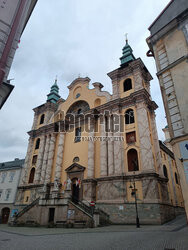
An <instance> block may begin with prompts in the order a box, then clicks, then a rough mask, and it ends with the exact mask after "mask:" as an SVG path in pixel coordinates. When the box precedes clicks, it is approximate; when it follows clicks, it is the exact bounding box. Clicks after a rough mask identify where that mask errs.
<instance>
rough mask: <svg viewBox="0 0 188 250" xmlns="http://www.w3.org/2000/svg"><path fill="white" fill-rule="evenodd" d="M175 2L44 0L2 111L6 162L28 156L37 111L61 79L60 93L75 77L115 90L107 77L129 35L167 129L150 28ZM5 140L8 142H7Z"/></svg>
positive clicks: (0, 154) (0, 150)
mask: <svg viewBox="0 0 188 250" xmlns="http://www.w3.org/2000/svg"><path fill="white" fill-rule="evenodd" d="M168 2H169V0H159V1H154V0H151V1H148V0H143V1H138V0H132V1H128V0H116V1H115V0H102V1H101V0H95V1H88V0H65V1H62V0H55V1H51V0H40V1H38V3H37V5H36V8H35V9H34V12H33V14H32V16H31V19H30V20H29V22H28V25H27V27H26V29H25V31H24V33H23V36H22V38H21V43H20V45H19V48H18V50H17V52H16V56H15V59H14V62H13V65H12V70H11V72H10V76H9V77H10V78H15V80H14V82H13V84H15V89H14V90H13V93H12V94H11V96H10V97H9V99H8V101H7V102H6V104H5V105H4V107H3V109H2V110H1V111H0V161H2V160H12V158H14V157H16V156H18V157H25V153H26V150H27V140H28V135H27V131H29V130H30V129H31V125H32V119H33V111H32V109H33V108H34V107H36V106H38V105H40V104H42V103H44V102H45V101H46V95H47V94H48V93H49V91H50V86H51V85H52V83H53V81H54V79H55V75H58V84H59V87H60V94H61V96H62V97H63V98H66V97H67V95H68V90H67V88H66V86H67V85H69V84H70V83H71V82H72V81H73V80H74V78H75V77H77V76H78V75H79V74H80V75H81V76H86V75H87V76H89V77H90V78H91V82H95V81H99V82H101V83H102V84H103V85H104V89H105V90H108V91H112V87H111V81H110V79H109V78H108V77H107V75H106V74H107V73H108V72H109V71H111V70H113V69H115V68H117V67H119V63H120V62H119V58H120V56H121V53H122V51H121V50H122V48H123V46H124V43H125V41H124V34H125V33H126V32H127V33H129V35H128V37H129V42H130V44H131V46H132V48H133V50H134V54H135V56H136V57H141V58H142V59H143V61H144V62H145V64H146V66H147V68H148V69H149V71H150V72H151V74H152V75H153V76H154V80H153V81H152V82H151V92H152V98H153V100H155V101H156V102H157V104H158V105H159V109H158V110H157V126H158V132H159V136H160V138H164V137H163V132H162V131H161V128H162V127H164V126H165V125H166V120H165V114H164V109H163V104H162V99H161V96H160V89H159V84H158V80H157V78H156V77H155V72H156V69H155V64H154V59H151V58H147V57H146V52H147V49H148V48H147V45H146V42H145V39H146V37H147V36H149V32H148V31H147V28H148V26H149V25H150V24H151V22H152V21H153V20H154V19H155V17H156V16H157V15H158V14H159V13H160V11H161V10H162V9H163V8H164V7H165V6H166V4H167V3H168ZM2 138H3V139H2Z"/></svg>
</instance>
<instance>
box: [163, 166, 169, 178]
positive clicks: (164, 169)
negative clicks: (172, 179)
mask: <svg viewBox="0 0 188 250" xmlns="http://www.w3.org/2000/svg"><path fill="white" fill-rule="evenodd" d="M163 174H164V176H165V177H166V178H168V171H167V168H166V166H165V165H163Z"/></svg>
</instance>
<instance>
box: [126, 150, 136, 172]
mask: <svg viewBox="0 0 188 250" xmlns="http://www.w3.org/2000/svg"><path fill="white" fill-rule="evenodd" d="M127 160H128V171H138V170H139V166H138V154H137V151H136V149H134V148H131V149H129V151H128V152H127Z"/></svg>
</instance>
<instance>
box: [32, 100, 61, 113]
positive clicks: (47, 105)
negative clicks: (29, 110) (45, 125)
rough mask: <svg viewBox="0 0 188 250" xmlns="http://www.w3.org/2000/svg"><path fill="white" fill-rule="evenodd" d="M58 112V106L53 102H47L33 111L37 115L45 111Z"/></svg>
mask: <svg viewBox="0 0 188 250" xmlns="http://www.w3.org/2000/svg"><path fill="white" fill-rule="evenodd" d="M56 110H57V104H55V103H52V102H46V103H44V104H42V105H40V106H38V107H36V108H34V109H33V111H34V112H35V114H36V115H39V114H42V113H44V112H45V111H53V112H55V111H56Z"/></svg>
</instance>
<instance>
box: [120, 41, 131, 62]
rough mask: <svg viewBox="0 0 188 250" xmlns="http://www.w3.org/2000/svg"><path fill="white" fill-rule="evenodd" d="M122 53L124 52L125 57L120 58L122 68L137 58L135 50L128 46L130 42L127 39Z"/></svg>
mask: <svg viewBox="0 0 188 250" xmlns="http://www.w3.org/2000/svg"><path fill="white" fill-rule="evenodd" d="M122 51H123V55H122V57H120V61H121V65H120V66H123V65H125V64H126V63H129V62H131V61H134V60H135V57H134V55H133V53H132V52H133V50H132V48H131V46H130V45H129V44H128V40H127V39H126V44H125V46H124V47H123V49H122Z"/></svg>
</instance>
